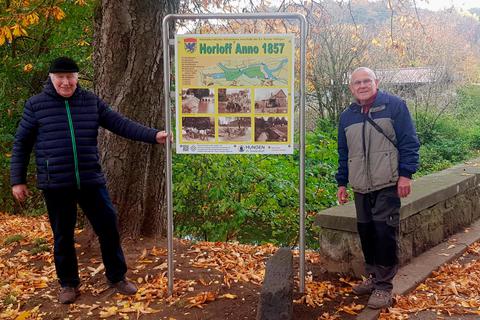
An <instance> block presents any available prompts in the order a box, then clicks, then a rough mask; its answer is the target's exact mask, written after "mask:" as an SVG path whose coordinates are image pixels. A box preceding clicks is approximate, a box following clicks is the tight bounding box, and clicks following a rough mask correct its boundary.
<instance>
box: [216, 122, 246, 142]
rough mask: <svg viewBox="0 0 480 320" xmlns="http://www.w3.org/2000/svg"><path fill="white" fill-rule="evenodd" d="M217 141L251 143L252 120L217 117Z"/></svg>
mask: <svg viewBox="0 0 480 320" xmlns="http://www.w3.org/2000/svg"><path fill="white" fill-rule="evenodd" d="M218 140H219V141H251V140H252V119H251V118H250V117H219V118H218Z"/></svg>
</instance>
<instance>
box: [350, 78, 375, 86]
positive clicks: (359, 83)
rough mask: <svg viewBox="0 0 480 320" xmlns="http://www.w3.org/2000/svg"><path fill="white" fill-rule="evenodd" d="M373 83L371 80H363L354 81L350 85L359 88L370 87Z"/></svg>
mask: <svg viewBox="0 0 480 320" xmlns="http://www.w3.org/2000/svg"><path fill="white" fill-rule="evenodd" d="M372 82H373V80H372V79H370V78H369V79H363V80H355V81H353V82H352V85H354V86H355V87H359V86H361V85H362V84H363V85H371V84H372Z"/></svg>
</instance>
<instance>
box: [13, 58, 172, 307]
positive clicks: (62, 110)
mask: <svg viewBox="0 0 480 320" xmlns="http://www.w3.org/2000/svg"><path fill="white" fill-rule="evenodd" d="M78 71H79V69H78V66H77V64H76V63H75V61H73V60H72V59H70V58H67V57H60V58H57V59H55V60H54V61H53V62H52V64H51V66H50V69H49V79H48V81H47V83H46V85H45V88H44V90H43V92H42V93H40V94H38V95H36V96H34V97H31V98H30V99H29V100H28V101H27V102H26V104H25V109H24V112H23V117H22V119H21V121H20V124H19V126H18V129H17V133H16V136H15V142H14V145H13V152H12V158H11V168H10V175H11V185H12V192H13V196H14V197H15V199H16V200H18V201H20V202H21V201H24V200H25V198H26V197H27V196H28V195H29V191H28V188H27V185H26V176H27V166H28V162H29V159H30V153H31V152H32V149H33V148H35V158H36V165H37V183H38V187H39V188H40V189H41V190H42V191H43V195H44V198H45V202H46V205H47V209H48V216H49V220H50V225H51V227H52V231H53V235H54V258H55V268H56V271H57V276H58V278H59V282H60V285H61V290H60V293H59V301H60V302H61V303H72V302H74V301H75V299H76V298H77V297H78V295H79V294H80V291H79V289H78V287H79V284H80V278H79V275H78V263H77V256H76V253H75V247H74V228H75V223H76V216H77V204H79V205H80V207H81V208H82V210H83V212H84V213H85V215H86V216H87V218H88V219H89V221H90V223H91V224H92V226H93V229H94V231H95V233H96V234H97V235H98V238H99V242H100V248H101V251H102V258H103V263H104V265H105V274H106V277H107V282H108V283H109V285H110V286H111V287H114V288H115V289H117V291H118V292H120V293H122V294H125V295H133V294H135V293H136V291H137V288H136V287H135V285H134V284H133V283H131V282H129V281H127V280H126V278H125V273H126V272H127V265H126V263H125V257H124V255H123V251H122V248H121V245H120V236H119V232H118V228H117V216H116V211H115V208H114V207H113V205H112V202H111V200H110V197H109V195H108V191H107V189H106V187H105V184H106V181H105V176H104V175H103V172H102V169H101V166H100V163H99V155H98V147H97V136H98V129H99V127H103V128H105V129H107V130H110V131H112V132H114V133H116V134H118V135H120V136H122V137H125V138H128V139H132V140H137V141H143V142H146V143H152V144H155V143H165V139H166V137H167V134H166V133H165V132H164V131H158V130H156V129H152V128H148V127H145V126H142V125H140V124H138V123H136V122H133V121H131V120H129V119H127V118H125V117H123V116H122V115H120V114H119V113H117V112H115V111H113V110H112V109H110V107H109V106H108V105H107V104H106V103H105V102H104V101H102V100H101V99H100V98H99V97H97V96H96V95H95V94H93V93H91V92H89V91H87V90H83V89H82V88H80V86H79V85H78Z"/></svg>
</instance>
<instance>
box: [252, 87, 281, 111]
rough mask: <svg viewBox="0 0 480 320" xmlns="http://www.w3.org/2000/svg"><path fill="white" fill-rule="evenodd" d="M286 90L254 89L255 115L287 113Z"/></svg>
mask: <svg viewBox="0 0 480 320" xmlns="http://www.w3.org/2000/svg"><path fill="white" fill-rule="evenodd" d="M287 99H288V90H287V89H286V88H281V89H274V88H258V89H255V113H287V111H288V103H287Z"/></svg>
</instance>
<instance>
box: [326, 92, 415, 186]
mask: <svg viewBox="0 0 480 320" xmlns="http://www.w3.org/2000/svg"><path fill="white" fill-rule="evenodd" d="M367 117H370V118H371V119H372V120H373V121H374V122H375V123H376V124H377V125H378V126H379V127H381V129H382V130H383V133H381V132H379V131H378V130H377V129H375V127H374V126H373V125H372V124H371V123H369V121H368V119H367ZM385 135H387V136H388V138H389V139H388V138H387V137H386V136H385ZM419 147H420V144H419V141H418V137H417V133H416V131H415V126H414V124H413V121H412V118H411V116H410V113H409V111H408V108H407V105H406V104H405V101H403V100H401V99H400V98H398V97H396V96H393V95H391V94H388V93H385V92H382V91H379V92H378V94H377V97H376V99H375V101H374V103H373V105H372V107H371V108H370V110H369V111H368V113H363V112H362V107H361V106H360V105H359V104H357V103H352V104H351V105H350V106H349V107H348V108H347V109H345V111H344V112H343V113H342V114H341V116H340V123H339V126H338V156H339V157H338V172H337V174H336V176H335V178H336V180H337V183H338V185H339V186H346V185H347V184H348V183H350V185H351V187H352V189H353V191H354V192H359V193H369V192H372V191H375V190H380V189H383V188H385V187H389V186H393V185H395V184H396V183H397V180H398V177H399V176H403V177H408V178H411V176H412V174H414V173H415V172H416V170H417V168H418V160H419V156H418V149H419Z"/></svg>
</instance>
